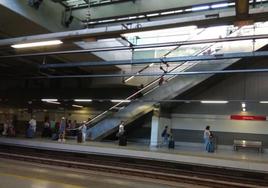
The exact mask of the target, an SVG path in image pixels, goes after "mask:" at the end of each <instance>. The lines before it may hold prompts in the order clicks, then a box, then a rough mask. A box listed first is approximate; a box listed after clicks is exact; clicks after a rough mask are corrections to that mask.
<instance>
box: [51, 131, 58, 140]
mask: <svg viewBox="0 0 268 188" xmlns="http://www.w3.org/2000/svg"><path fill="white" fill-rule="evenodd" d="M51 138H52V140H58V139H59V136H58V134H57V133H53V134H52V137H51Z"/></svg>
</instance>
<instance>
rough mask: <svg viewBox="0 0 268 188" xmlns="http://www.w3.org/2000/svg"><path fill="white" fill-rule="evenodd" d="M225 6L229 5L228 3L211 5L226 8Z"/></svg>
mask: <svg viewBox="0 0 268 188" xmlns="http://www.w3.org/2000/svg"><path fill="white" fill-rule="evenodd" d="M224 7H228V3H220V4H214V5H211V8H224Z"/></svg>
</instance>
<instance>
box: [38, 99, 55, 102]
mask: <svg viewBox="0 0 268 188" xmlns="http://www.w3.org/2000/svg"><path fill="white" fill-rule="evenodd" d="M41 101H43V102H57V101H58V99H41Z"/></svg>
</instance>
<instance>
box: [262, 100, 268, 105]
mask: <svg viewBox="0 0 268 188" xmlns="http://www.w3.org/2000/svg"><path fill="white" fill-rule="evenodd" d="M260 103H261V104H268V101H260Z"/></svg>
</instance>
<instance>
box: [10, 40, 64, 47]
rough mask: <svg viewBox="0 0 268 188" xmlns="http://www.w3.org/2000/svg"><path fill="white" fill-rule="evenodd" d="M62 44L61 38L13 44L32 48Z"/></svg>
mask: <svg viewBox="0 0 268 188" xmlns="http://www.w3.org/2000/svg"><path fill="white" fill-rule="evenodd" d="M58 44H62V41H60V40H50V41H41V42H32V43H22V44H14V45H11V47H12V48H32V47H39V46H52V45H58Z"/></svg>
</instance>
